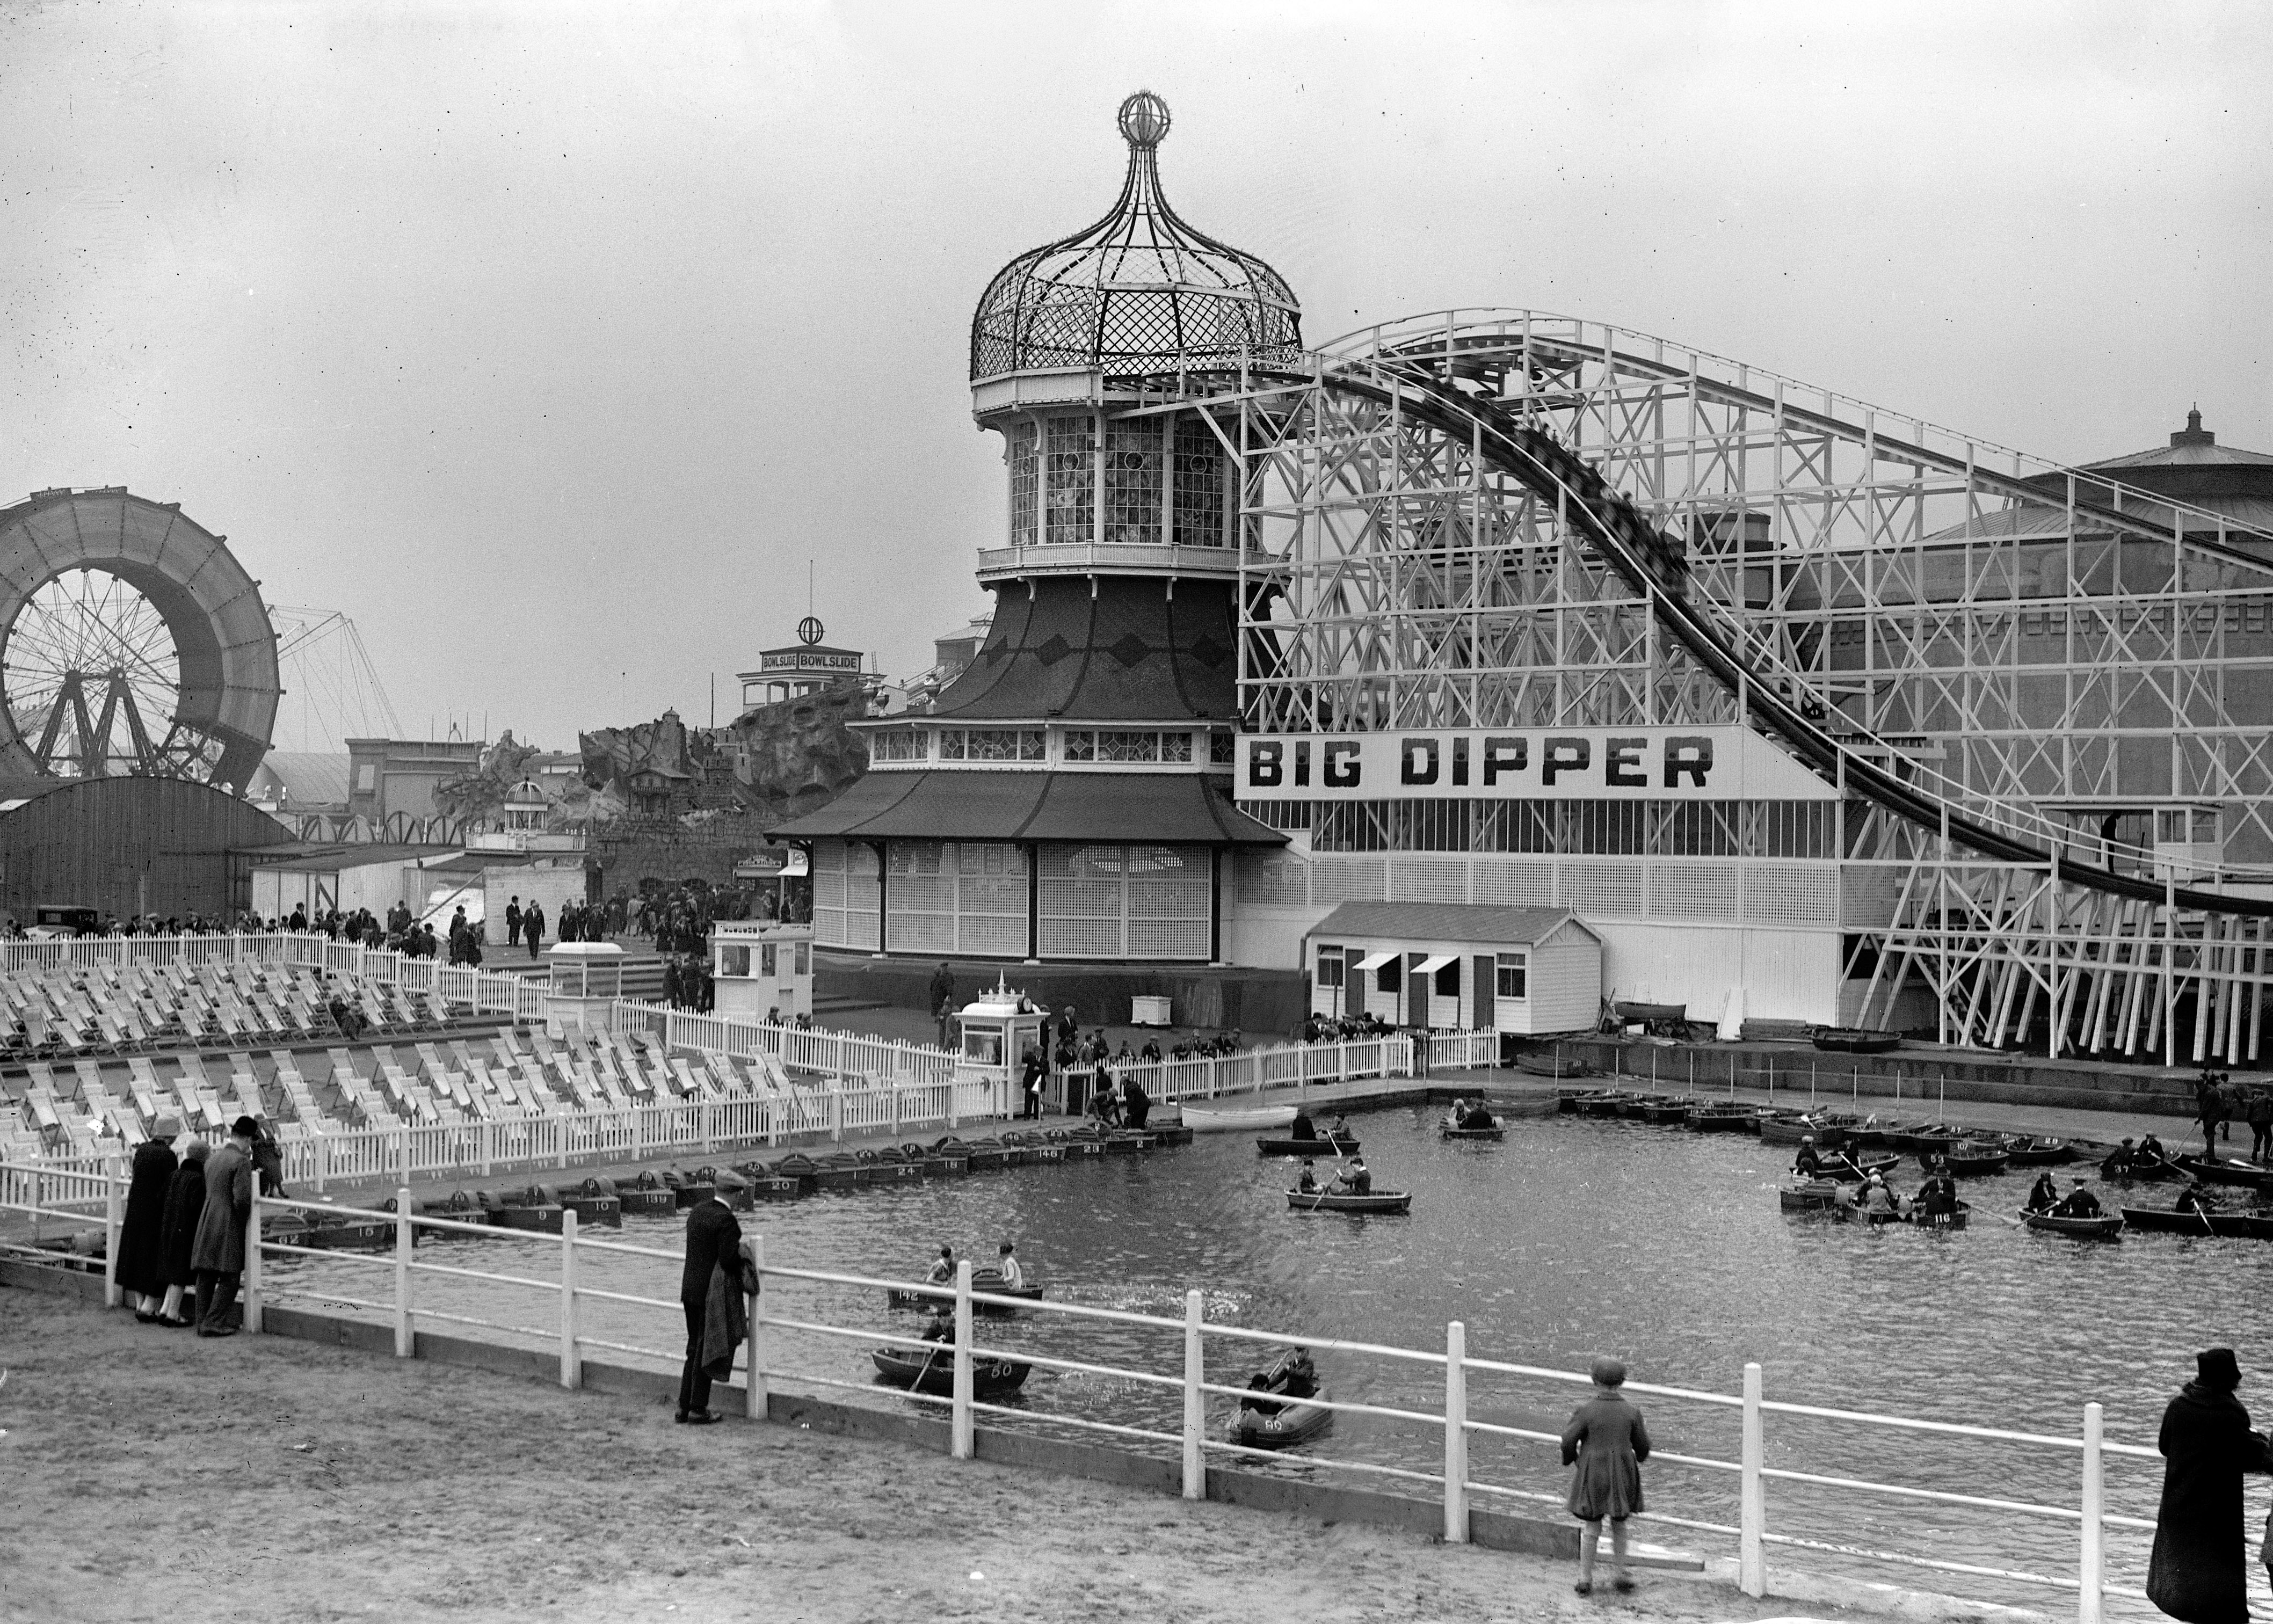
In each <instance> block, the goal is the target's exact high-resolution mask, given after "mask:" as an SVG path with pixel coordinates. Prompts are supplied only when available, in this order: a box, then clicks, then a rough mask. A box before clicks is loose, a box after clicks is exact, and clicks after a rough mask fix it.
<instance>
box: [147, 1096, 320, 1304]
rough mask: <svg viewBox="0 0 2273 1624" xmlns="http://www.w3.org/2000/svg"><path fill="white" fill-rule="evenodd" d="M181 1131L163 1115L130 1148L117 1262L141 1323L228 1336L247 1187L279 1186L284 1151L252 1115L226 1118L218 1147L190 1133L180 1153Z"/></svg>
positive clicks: (279, 1189)
mask: <svg viewBox="0 0 2273 1624" xmlns="http://www.w3.org/2000/svg"><path fill="white" fill-rule="evenodd" d="M181 1136H182V1124H181V1119H179V1118H177V1117H171V1116H166V1117H161V1118H159V1119H158V1120H157V1121H156V1122H155V1123H154V1124H153V1125H152V1129H151V1134H150V1137H149V1138H148V1139H147V1140H146V1141H143V1143H142V1144H141V1145H139V1147H137V1148H136V1149H135V1152H134V1161H133V1164H132V1166H131V1170H130V1171H129V1173H128V1175H127V1186H126V1208H125V1212H124V1216H123V1217H122V1218H121V1221H120V1224H119V1229H118V1259H117V1261H116V1265H115V1266H114V1267H115V1273H116V1278H117V1281H118V1287H119V1291H121V1293H122V1294H123V1295H124V1298H125V1301H126V1306H128V1307H130V1308H131V1309H132V1310H133V1311H134V1318H135V1320H136V1321H137V1322H138V1323H140V1324H143V1325H159V1326H164V1327H166V1328H169V1329H173V1330H188V1329H190V1328H192V1327H194V1328H196V1330H197V1333H198V1335H199V1336H235V1335H236V1329H237V1325H238V1319H237V1316H236V1313H234V1312H233V1311H234V1310H235V1308H236V1293H237V1287H238V1284H239V1283H240V1282H241V1281H242V1280H243V1278H244V1231H245V1224H246V1221H247V1220H248V1219H249V1218H250V1217H251V1216H252V1196H253V1192H254V1190H255V1189H256V1188H257V1189H258V1190H259V1193H260V1194H262V1195H282V1194H284V1180H283V1176H282V1175H283V1166H284V1156H283V1151H282V1150H281V1148H280V1147H279V1146H278V1144H277V1142H276V1136H275V1135H274V1134H273V1133H271V1132H270V1131H269V1128H268V1126H267V1125H266V1123H263V1122H261V1121H259V1119H255V1118H252V1117H239V1118H237V1119H236V1121H235V1122H233V1123H231V1124H230V1125H229V1138H228V1139H227V1140H226V1141H224V1142H223V1143H222V1144H221V1148H220V1149H214V1148H213V1147H212V1146H210V1145H208V1144H206V1141H203V1140H201V1139H200V1140H193V1141H191V1142H190V1143H189V1145H188V1146H186V1147H185V1148H184V1150H183V1152H182V1154H181V1155H180V1156H176V1155H175V1154H174V1141H176V1140H177V1139H179V1138H180V1137H181Z"/></svg>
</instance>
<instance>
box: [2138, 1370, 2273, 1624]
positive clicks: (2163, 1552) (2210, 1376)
mask: <svg viewBox="0 0 2273 1624" xmlns="http://www.w3.org/2000/svg"><path fill="white" fill-rule="evenodd" d="M2240 1385H2241V1364H2240V1361H2239V1360H2238V1359H2236V1358H2234V1356H2233V1350H2232V1349H2231V1348H2210V1349H2207V1350H2205V1351H2202V1352H2201V1353H2198V1354H2196V1355H2195V1356H2194V1380H2193V1381H2189V1382H2187V1385H2186V1386H2185V1387H2184V1388H2181V1389H2180V1390H2179V1396H2177V1397H2176V1398H2174V1399H2172V1401H2171V1403H2170V1407H2169V1408H2168V1409H2166V1410H2164V1411H2163V1430H2162V1433H2161V1435H2160V1436H2159V1437H2157V1439H2156V1441H2155V1447H2156V1448H2158V1449H2160V1450H2161V1451H2162V1452H2163V1461H2164V1466H2163V1503H2162V1506H2161V1508H2160V1509H2159V1510H2158V1511H2157V1513H2156V1517H2155V1551H2154V1554H2153V1556H2152V1557H2151V1558H2150V1559H2149V1561H2148V1564H2147V1599H2148V1600H2149V1601H2151V1602H2153V1603H2154V1604H2155V1605H2157V1607H2160V1608H2161V1609H2162V1610H2163V1611H2164V1613H2169V1614H2170V1615H2171V1617H2172V1618H2174V1619H2184V1620H2187V1624H2247V1620H2248V1618H2249V1596H2248V1576H2249V1560H2248V1545H2247V1540H2246V1538H2245V1536H2244V1534H2243V1532H2242V1515H2241V1478H2242V1474H2243V1473H2245V1472H2252V1471H2273V1461H2269V1459H2268V1456H2267V1445H2266V1441H2265V1437H2264V1434H2262V1433H2257V1432H2254V1431H2252V1430H2251V1429H2250V1426H2249V1411H2247V1410H2245V1409H2243V1408H2242V1407H2241V1401H2240V1400H2239V1399H2238V1398H2236V1397H2235V1396H2233V1394H2234V1389H2235V1388H2239V1386H2240Z"/></svg>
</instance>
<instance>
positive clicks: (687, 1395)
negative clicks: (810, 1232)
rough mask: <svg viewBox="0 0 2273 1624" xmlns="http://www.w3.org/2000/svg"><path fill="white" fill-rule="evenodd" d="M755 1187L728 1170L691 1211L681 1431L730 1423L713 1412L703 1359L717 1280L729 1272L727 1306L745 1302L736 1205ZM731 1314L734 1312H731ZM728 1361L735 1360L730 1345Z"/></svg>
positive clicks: (684, 1283) (682, 1299)
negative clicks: (705, 1335)
mask: <svg viewBox="0 0 2273 1624" xmlns="http://www.w3.org/2000/svg"><path fill="white" fill-rule="evenodd" d="M749 1187H750V1181H749V1180H748V1179H745V1178H743V1177H742V1175H741V1174H739V1173H738V1172H736V1171H734V1170H733V1169H732V1168H731V1167H722V1168H720V1169H719V1170H718V1171H717V1174H716V1177H715V1179H713V1181H712V1184H711V1194H710V1196H709V1199H708V1200H705V1201H697V1202H696V1203H695V1204H694V1206H692V1207H690V1208H688V1209H686V1269H685V1270H684V1271H683V1272H682V1273H681V1274H680V1275H679V1306H680V1307H681V1308H683V1309H684V1310H686V1369H685V1370H684V1371H682V1372H681V1373H680V1374H679V1413H678V1415H677V1416H676V1417H675V1418H674V1419H676V1420H677V1421H678V1422H679V1424H680V1425H681V1426H709V1425H710V1424H711V1423H712V1422H714V1421H718V1420H723V1419H724V1417H722V1416H719V1415H717V1414H716V1413H714V1412H713V1411H712V1410H711V1408H710V1372H709V1369H708V1368H706V1366H705V1362H704V1358H703V1350H702V1343H703V1332H704V1330H705V1328H706V1327H707V1326H708V1324H709V1320H710V1318H711V1315H710V1303H711V1297H712V1285H713V1277H714V1276H717V1275H719V1274H720V1272H721V1271H724V1276H725V1289H724V1292H723V1293H722V1295H721V1303H722V1306H724V1303H725V1302H726V1301H727V1300H729V1299H731V1302H732V1303H733V1305H734V1306H739V1305H740V1302H741V1298H742V1286H743V1284H744V1280H743V1272H744V1271H743V1259H742V1226H741V1225H740V1224H738V1223H736V1222H735V1220H734V1211H733V1208H732V1205H731V1203H732V1202H733V1201H736V1200H738V1199H739V1197H740V1196H741V1194H742V1193H743V1192H744V1191H746V1190H747V1189H748V1188H749ZM726 1312H727V1313H729V1314H731V1309H728V1310H727V1311H726ZM727 1357H728V1358H730V1359H731V1357H732V1343H731V1341H729V1342H728V1353H727Z"/></svg>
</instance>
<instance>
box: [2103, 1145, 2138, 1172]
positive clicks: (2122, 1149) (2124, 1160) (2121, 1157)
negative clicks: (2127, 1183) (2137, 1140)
mask: <svg viewBox="0 0 2273 1624" xmlns="http://www.w3.org/2000/svg"><path fill="white" fill-rule="evenodd" d="M2138 1161H2139V1153H2138V1152H2137V1151H2136V1150H2134V1149H2132V1148H2131V1141H2129V1140H2125V1141H2123V1142H2122V1143H2121V1144H2119V1145H2118V1146H2116V1147H2115V1149H2112V1150H2111V1151H2109V1152H2108V1153H2107V1157H2106V1159H2105V1160H2104V1161H2103V1162H2101V1163H2100V1164H2099V1176H2100V1177H2101V1178H2103V1179H2128V1178H2129V1177H2130V1176H2131V1170H2132V1169H2133V1168H2134V1167H2135V1166H2136V1165H2138Z"/></svg>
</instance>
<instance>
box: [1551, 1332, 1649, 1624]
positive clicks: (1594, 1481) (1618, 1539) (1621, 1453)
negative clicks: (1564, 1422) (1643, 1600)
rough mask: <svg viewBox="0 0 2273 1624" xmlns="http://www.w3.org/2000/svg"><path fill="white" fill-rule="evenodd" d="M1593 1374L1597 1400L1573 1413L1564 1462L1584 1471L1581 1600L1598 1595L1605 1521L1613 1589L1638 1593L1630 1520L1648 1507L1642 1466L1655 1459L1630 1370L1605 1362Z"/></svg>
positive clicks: (1579, 1498)
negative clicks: (1629, 1564) (1630, 1568)
mask: <svg viewBox="0 0 2273 1624" xmlns="http://www.w3.org/2000/svg"><path fill="white" fill-rule="evenodd" d="M1591 1374H1592V1375H1593V1377H1594V1396H1593V1397H1591V1398H1589V1399H1587V1402H1586V1403H1583V1404H1580V1405H1579V1407H1578V1409H1576V1410H1574V1411H1572V1412H1571V1422H1570V1425H1569V1426H1565V1427H1564V1429H1563V1463H1564V1465H1565V1466H1569V1465H1572V1464H1576V1465H1577V1467H1578V1468H1579V1470H1578V1471H1577V1472H1576V1473H1575V1474H1574V1475H1573V1476H1572V1479H1571V1498H1570V1501H1569V1504H1570V1508H1571V1515H1572V1516H1574V1517H1577V1518H1578V1519H1579V1522H1581V1523H1585V1524H1586V1526H1585V1528H1584V1529H1583V1530H1580V1532H1579V1583H1577V1584H1576V1585H1574V1586H1572V1589H1574V1590H1577V1591H1578V1592H1579V1595H1581V1596H1590V1595H1592V1594H1593V1593H1594V1552H1595V1549H1596V1547H1597V1546H1598V1545H1601V1543H1602V1519H1603V1518H1604V1517H1608V1518H1609V1520H1610V1573H1611V1578H1610V1588H1611V1589H1612V1590H1632V1589H1633V1580H1632V1578H1631V1577H1630V1576H1628V1575H1627V1573H1626V1519H1627V1518H1628V1517H1630V1516H1632V1515H1634V1513H1636V1512H1638V1511H1639V1510H1641V1509H1642V1508H1643V1507H1642V1498H1641V1463H1643V1462H1644V1461H1646V1460H1647V1459H1648V1458H1649V1429H1648V1428H1647V1427H1646V1426H1643V1425H1642V1419H1641V1411H1639V1410H1638V1409H1636V1408H1635V1407H1634V1406H1633V1405H1632V1404H1631V1403H1627V1402H1626V1396H1625V1395H1624V1392H1622V1391H1621V1390H1620V1389H1621V1388H1624V1386H1625V1381H1626V1367H1625V1366H1624V1364H1622V1363H1621V1362H1619V1361H1618V1360H1617V1359H1614V1358H1599V1359H1596V1360H1595V1361H1594V1369H1593V1370H1592V1372H1591Z"/></svg>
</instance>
